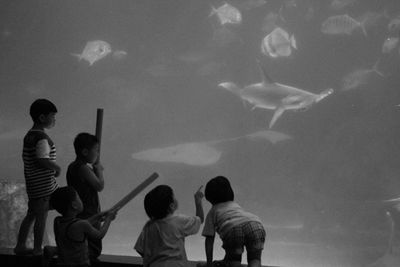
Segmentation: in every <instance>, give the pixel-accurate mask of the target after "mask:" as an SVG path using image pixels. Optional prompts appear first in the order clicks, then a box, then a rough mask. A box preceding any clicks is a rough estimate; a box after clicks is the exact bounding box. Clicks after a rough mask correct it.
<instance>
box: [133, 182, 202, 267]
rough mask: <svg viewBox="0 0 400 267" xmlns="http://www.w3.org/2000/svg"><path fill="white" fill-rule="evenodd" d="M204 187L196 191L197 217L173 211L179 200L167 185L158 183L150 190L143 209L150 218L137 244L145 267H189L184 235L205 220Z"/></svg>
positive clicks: (198, 226)
mask: <svg viewBox="0 0 400 267" xmlns="http://www.w3.org/2000/svg"><path fill="white" fill-rule="evenodd" d="M201 188H202V187H200V188H199V189H198V190H197V192H196V193H195V194H194V200H195V206H196V216H187V215H175V214H174V213H175V211H176V210H177V208H178V202H177V200H176V199H175V196H174V192H173V190H172V188H171V187H169V186H167V185H159V186H157V187H155V188H154V189H153V190H151V191H150V192H149V193H147V195H146V196H145V198H144V208H145V211H146V213H147V215H148V216H149V218H150V220H149V221H148V222H147V223H146V224H145V226H144V227H143V230H142V232H141V233H140V236H139V237H138V239H137V241H136V244H135V247H134V248H135V250H136V251H137V252H138V253H139V254H140V255H141V256H142V257H143V266H144V267H183V266H188V260H187V256H186V251H185V243H184V242H185V237H186V236H189V235H194V234H196V233H197V232H198V231H199V229H200V225H201V224H202V223H203V221H204V213H203V204H202V199H203V197H204V196H203V193H202V192H201Z"/></svg>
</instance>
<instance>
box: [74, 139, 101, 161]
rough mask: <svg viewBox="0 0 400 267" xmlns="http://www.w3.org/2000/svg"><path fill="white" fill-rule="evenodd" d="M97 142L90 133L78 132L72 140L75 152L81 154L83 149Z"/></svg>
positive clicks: (91, 146)
mask: <svg viewBox="0 0 400 267" xmlns="http://www.w3.org/2000/svg"><path fill="white" fill-rule="evenodd" d="M98 143H99V139H98V138H97V137H96V136H95V135H93V134H90V133H79V134H78V135H77V136H76V137H75V140H74V148H75V154H76V155H79V156H80V155H81V153H82V150H83V149H92V148H93V147H94V146H95V145H97V144H98Z"/></svg>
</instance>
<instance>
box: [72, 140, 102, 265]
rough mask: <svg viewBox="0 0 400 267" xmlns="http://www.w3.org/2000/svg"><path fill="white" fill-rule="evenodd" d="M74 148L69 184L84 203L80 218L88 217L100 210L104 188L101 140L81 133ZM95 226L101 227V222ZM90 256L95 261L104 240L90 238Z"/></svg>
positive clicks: (75, 141)
mask: <svg viewBox="0 0 400 267" xmlns="http://www.w3.org/2000/svg"><path fill="white" fill-rule="evenodd" d="M74 148H75V154H76V158H75V160H74V161H73V162H72V163H71V164H70V165H69V166H68V170H67V184H68V185H69V186H72V187H73V188H74V189H75V190H76V191H77V192H78V195H79V197H80V198H81V200H82V203H83V210H82V212H81V213H79V214H78V216H77V217H78V218H80V219H88V218H90V217H92V216H94V215H95V214H98V213H99V212H100V201H99V195H98V192H100V191H102V190H103V188H104V177H103V166H102V165H101V163H100V162H99V161H98V160H97V159H98V157H99V140H98V139H97V137H96V136H94V135H92V134H89V133H80V134H78V135H77V136H76V137H75V140H74ZM94 227H96V228H97V229H99V227H100V224H95V225H94ZM88 242H89V257H90V260H91V261H95V260H96V259H97V258H98V257H99V256H100V254H101V250H102V241H101V239H98V238H90V237H89V239H88Z"/></svg>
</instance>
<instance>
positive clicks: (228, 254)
mask: <svg viewBox="0 0 400 267" xmlns="http://www.w3.org/2000/svg"><path fill="white" fill-rule="evenodd" d="M205 197H206V199H207V200H208V201H209V202H210V203H211V204H212V208H211V209H210V211H209V212H208V214H207V216H206V221H205V223H204V228H203V233H202V234H203V236H205V237H206V241H205V249H206V257H207V266H208V267H211V266H213V247H214V237H215V233H216V232H217V233H218V234H219V236H220V238H221V240H222V242H223V244H222V247H223V248H224V250H225V259H224V261H223V262H224V263H225V264H226V265H227V266H229V267H236V266H241V261H242V253H243V248H244V247H246V251H247V263H248V266H249V267H260V266H261V253H262V250H263V248H264V242H265V230H264V227H263V225H262V223H261V221H260V219H259V218H258V217H257V216H256V215H254V214H251V213H249V212H245V211H244V210H243V209H242V208H241V207H240V206H239V205H238V204H237V203H235V202H234V201H233V200H234V193H233V190H232V187H231V185H230V183H229V181H228V179H227V178H225V177H223V176H217V177H215V178H213V179H211V180H210V181H209V182H208V183H207V185H206V189H205Z"/></svg>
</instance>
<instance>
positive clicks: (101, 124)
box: [96, 108, 104, 161]
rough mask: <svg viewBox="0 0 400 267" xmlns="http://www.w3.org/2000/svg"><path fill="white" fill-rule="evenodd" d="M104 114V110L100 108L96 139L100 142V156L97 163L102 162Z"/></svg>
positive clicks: (97, 118)
mask: <svg viewBox="0 0 400 267" xmlns="http://www.w3.org/2000/svg"><path fill="white" fill-rule="evenodd" d="M103 114H104V109H102V108H98V109H97V116H96V137H97V139H98V140H99V156H98V158H97V161H100V147H101V135H102V132H103Z"/></svg>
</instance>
